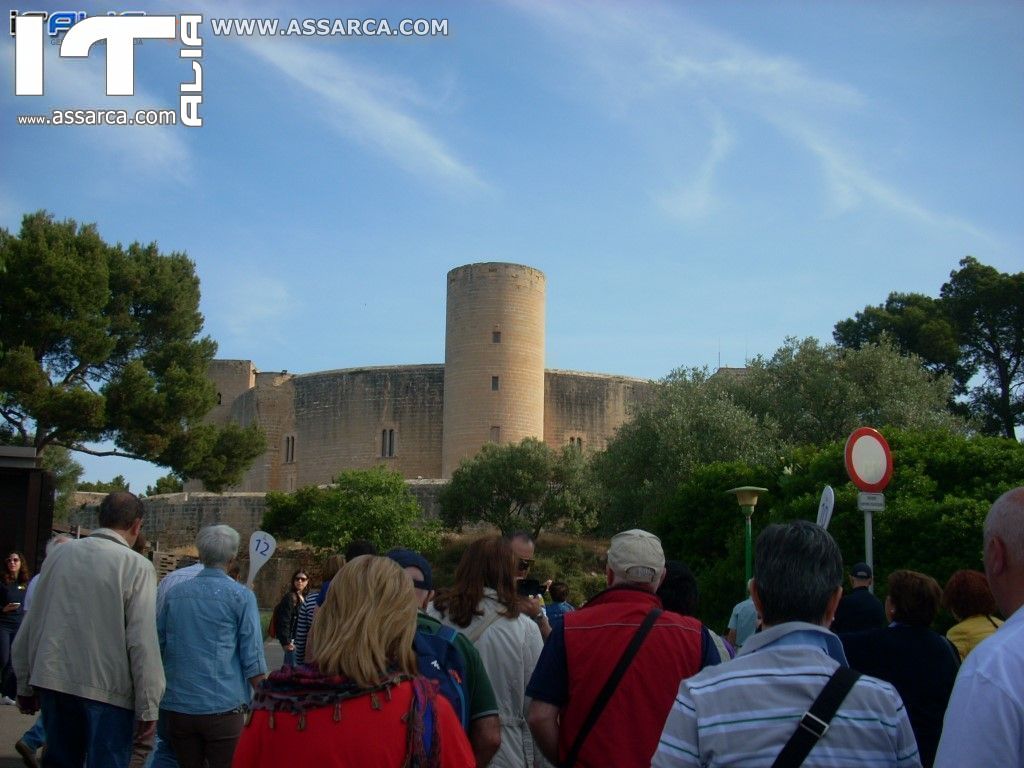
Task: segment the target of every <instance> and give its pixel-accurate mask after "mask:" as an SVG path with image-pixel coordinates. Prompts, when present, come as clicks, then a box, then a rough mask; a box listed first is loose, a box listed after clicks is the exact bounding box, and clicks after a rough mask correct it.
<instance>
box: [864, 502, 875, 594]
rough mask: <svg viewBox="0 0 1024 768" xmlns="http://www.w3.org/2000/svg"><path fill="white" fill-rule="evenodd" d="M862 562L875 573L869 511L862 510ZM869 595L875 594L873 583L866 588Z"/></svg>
mask: <svg viewBox="0 0 1024 768" xmlns="http://www.w3.org/2000/svg"><path fill="white" fill-rule="evenodd" d="M864 561H865V562H866V563H867V564H868V568H870V569H871V572H872V573H874V572H875V553H874V548H873V546H872V531H871V510H869V509H865V510H864ZM868 590H869V591H870V592H871V594H874V593H875V585H874V582H872V583H871V586H869V587H868Z"/></svg>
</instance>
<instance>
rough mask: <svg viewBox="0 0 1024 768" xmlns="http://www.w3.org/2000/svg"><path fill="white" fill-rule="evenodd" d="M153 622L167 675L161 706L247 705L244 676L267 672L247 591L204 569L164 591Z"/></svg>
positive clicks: (212, 710) (185, 709) (219, 709)
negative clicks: (164, 596) (163, 600)
mask: <svg viewBox="0 0 1024 768" xmlns="http://www.w3.org/2000/svg"><path fill="white" fill-rule="evenodd" d="M156 624H157V633H158V635H159V637H160V653H161V655H162V656H163V662H164V673H165V674H166V676H167V692H166V693H165V694H164V698H163V700H162V701H161V702H160V708H161V709H167V710H170V711H172V712H181V713H184V714H189V715H210V714H220V713H223V712H230V711H231V710H233V709H235V708H237V707H239V706H241V705H243V704H244V705H248V703H249V700H250V698H251V696H252V691H251V687H250V685H249V678H251V677H255V676H257V675H262V674H266V672H267V662H266V659H265V658H264V656H263V632H262V629H261V627H260V614H259V610H258V608H257V607H256V596H255V595H254V594H253V593H252V590H250V589H247V588H245V587H243V586H242V585H241V584H238V583H236V582H235V581H234V579H232V578H231V577H229V576H228V575H227V574H226V573H225V572H224V571H222V570H220V569H219V568H204V569H203V570H202V571H200V572H199V574H198V575H197V576H196V577H195V578H194V579H191V580H189V581H185V582H182V583H181V584H178V585H176V586H175V587H174V589H172V590H170V591H169V592H168V593H167V598H166V601H165V602H164V605H163V608H162V609H161V611H160V614H159V616H158V617H157V622H156Z"/></svg>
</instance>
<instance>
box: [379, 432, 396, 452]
mask: <svg viewBox="0 0 1024 768" xmlns="http://www.w3.org/2000/svg"><path fill="white" fill-rule="evenodd" d="M380 455H381V458H384V459H390V458H393V457H394V455H395V430H393V429H382V430H381V431H380Z"/></svg>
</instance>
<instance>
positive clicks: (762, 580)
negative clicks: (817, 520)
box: [754, 520, 843, 625]
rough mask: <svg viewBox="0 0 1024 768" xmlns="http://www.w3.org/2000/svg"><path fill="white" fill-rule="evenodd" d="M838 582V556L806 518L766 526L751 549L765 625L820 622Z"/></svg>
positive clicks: (823, 532)
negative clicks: (752, 550)
mask: <svg viewBox="0 0 1024 768" xmlns="http://www.w3.org/2000/svg"><path fill="white" fill-rule="evenodd" d="M842 583H843V556H842V555H841V554H840V553H839V547H838V546H836V542H835V540H834V539H833V538H832V537H831V536H830V535H829V533H828V531H826V530H825V529H824V528H822V527H821V526H818V525H815V524H814V523H810V522H808V521H806V520H796V521H794V522H792V523H788V524H785V525H777V524H776V525H769V526H768V527H767V528H765V529H764V530H763V531H762V532H761V535H760V536H758V537H757V544H756V546H755V548H754V584H755V585H756V587H757V594H758V596H759V597H760V599H761V611H762V618H763V620H764V623H765V624H770V625H774V624H782V623H783V622H786V621H806V622H809V623H811V624H821V622H822V620H823V619H824V618H825V612H826V611H827V610H828V601H829V599H830V598H831V597H832V596H833V595H834V594H835V593H836V590H837V589H838V588H839V587H840V586H841V585H842Z"/></svg>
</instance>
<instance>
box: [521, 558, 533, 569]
mask: <svg viewBox="0 0 1024 768" xmlns="http://www.w3.org/2000/svg"><path fill="white" fill-rule="evenodd" d="M532 566H533V560H526V559H524V558H522V557H521V558H519V564H518V568H519V570H520V571H528V570H530V568H531V567H532Z"/></svg>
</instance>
